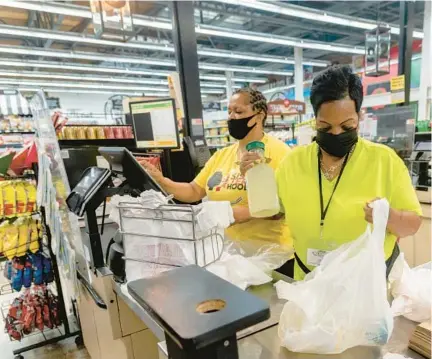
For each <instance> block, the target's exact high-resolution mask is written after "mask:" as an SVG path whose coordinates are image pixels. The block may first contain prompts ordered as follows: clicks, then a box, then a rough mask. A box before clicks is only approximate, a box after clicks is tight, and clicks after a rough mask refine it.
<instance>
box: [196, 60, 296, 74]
mask: <svg viewBox="0 0 432 359" xmlns="http://www.w3.org/2000/svg"><path fill="white" fill-rule="evenodd" d="M198 67H199V68H200V69H203V70H211V71H232V72H246V73H254V74H269V75H281V76H292V74H293V73H292V71H281V70H272V69H263V68H261V67H258V68H255V67H248V68H246V67H238V66H230V67H227V66H226V65H216V64H215V65H213V64H204V63H199V64H198Z"/></svg>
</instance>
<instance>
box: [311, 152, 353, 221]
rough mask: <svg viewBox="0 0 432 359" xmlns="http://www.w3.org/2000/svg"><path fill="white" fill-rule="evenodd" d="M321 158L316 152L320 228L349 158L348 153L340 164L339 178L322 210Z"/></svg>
mask: <svg viewBox="0 0 432 359" xmlns="http://www.w3.org/2000/svg"><path fill="white" fill-rule="evenodd" d="M321 156H322V155H321V151H320V150H318V179H319V189H320V207H321V221H320V226H321V227H322V226H324V220H325V218H326V215H327V211H328V209H329V207H330V202H331V200H332V199H333V195H334V194H335V192H336V189H337V187H338V185H339V182H340V179H341V178H342V174H343V171H344V170H345V167H346V164H347V162H348V158H349V157H350V153H348V154H347V155H346V156H345V159H344V161H343V163H342V167H341V170H340V173H339V176H338V178H337V180H336V183H335V186H334V188H333V191H332V193H331V195H330V198H329V200H328V202H327V206H325V208H324V198H323V189H322V177H321Z"/></svg>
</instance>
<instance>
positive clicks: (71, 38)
mask: <svg viewBox="0 0 432 359" xmlns="http://www.w3.org/2000/svg"><path fill="white" fill-rule="evenodd" d="M0 29H1V32H2V33H3V34H5V35H13V36H27V37H33V38H42V39H51V40H58V41H68V42H79V43H84V44H92V45H103V46H116V47H123V48H131V49H142V50H153V51H162V52H169V53H174V52H175V49H174V46H173V45H171V44H156V43H150V42H136V41H129V42H127V43H125V42H120V41H111V40H106V39H104V40H101V39H96V38H93V37H87V36H82V35H81V36H80V35H78V34H74V33H68V32H64V31H53V30H43V29H32V30H29V29H28V28H27V29H26V28H23V27H19V26H10V25H5V26H4V27H2V26H0ZM34 50H35V51H36V49H34ZM47 51H49V50H43V49H39V52H40V56H48V55H45V54H46V53H47ZM35 54H36V53H35ZM82 54H83V55H85V53H82ZM79 55H80V53H77V52H75V53H73V52H67V51H63V52H62V51H61V50H60V51H59V56H57V57H63V58H80V57H78V56H79ZM198 55H202V56H209V57H217V58H232V59H239V60H251V61H261V62H272V63H280V64H293V63H294V59H290V58H286V57H282V56H271V55H265V54H260V56H259V57H257V56H256V54H253V53H252V54H248V53H242V52H233V51H226V50H212V49H205V48H200V49H198ZM81 59H90V60H91V58H89V57H88V56H87V57H81ZM119 59H120V60H116V61H117V62H122V60H121V57H119ZM150 64H154V62H153V63H150ZM303 64H304V65H312V66H321V67H325V66H327V65H328V63H327V62H326V61H314V60H304V61H303Z"/></svg>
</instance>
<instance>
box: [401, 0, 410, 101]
mask: <svg viewBox="0 0 432 359" xmlns="http://www.w3.org/2000/svg"><path fill="white" fill-rule="evenodd" d="M399 3H400V5H399V6H400V23H399V60H398V75H405V102H404V105H405V106H408V105H409V102H410V90H411V57H412V45H413V22H414V2H411V1H400V2H399Z"/></svg>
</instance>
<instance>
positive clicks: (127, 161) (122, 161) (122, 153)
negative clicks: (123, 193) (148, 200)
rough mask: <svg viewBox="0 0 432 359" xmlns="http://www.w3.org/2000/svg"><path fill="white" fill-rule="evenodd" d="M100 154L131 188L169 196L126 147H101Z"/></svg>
mask: <svg viewBox="0 0 432 359" xmlns="http://www.w3.org/2000/svg"><path fill="white" fill-rule="evenodd" d="M99 153H100V154H101V155H102V156H103V157H104V158H105V159H106V160H107V161H108V163H109V164H110V165H111V170H113V171H116V172H121V173H122V174H123V176H124V177H125V178H126V180H127V183H128V184H129V186H130V187H132V188H133V189H135V190H138V191H140V192H143V191H147V190H151V189H153V190H155V191H158V192H162V193H163V194H164V195H165V196H168V194H167V193H166V192H165V191H164V190H163V189H162V188H161V187H160V186H159V185H158V183H157V182H156V181H155V180H154V179H153V178H152V177H151V176H150V174H149V173H148V172H147V171H146V170H145V169H144V168H143V167H142V166H141V165H140V163H139V162H138V161H137V159H136V158H135V157H134V155H133V154H132V153H131V152H130V151H129V150H127V149H126V148H124V147H99Z"/></svg>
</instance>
